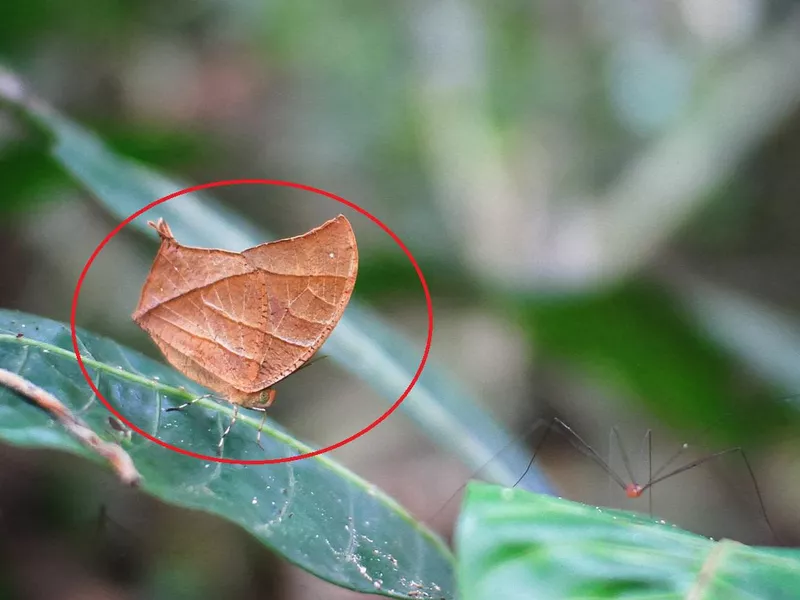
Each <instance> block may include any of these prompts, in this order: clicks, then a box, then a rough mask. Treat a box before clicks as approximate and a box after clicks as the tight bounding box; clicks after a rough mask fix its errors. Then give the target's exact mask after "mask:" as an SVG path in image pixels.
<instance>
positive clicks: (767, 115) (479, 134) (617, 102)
mask: <svg viewBox="0 0 800 600" xmlns="http://www.w3.org/2000/svg"><path fill="white" fill-rule="evenodd" d="M8 4H9V5H8V6H4V7H3V8H0V62H2V63H5V64H7V65H9V66H11V67H12V68H14V69H15V70H16V71H17V72H19V73H20V75H21V77H22V78H23V79H24V80H25V81H26V82H28V83H29V85H30V89H31V90H33V91H35V92H37V93H38V94H39V95H40V96H41V97H42V98H44V99H45V100H46V101H48V102H49V103H51V104H52V105H53V106H55V107H56V108H57V109H58V110H60V111H61V112H62V113H63V114H67V115H69V117H70V118H71V119H74V121H75V122H79V123H81V124H85V125H86V126H87V127H88V128H89V129H92V130H94V131H95V132H96V133H97V134H98V135H99V137H100V138H102V139H103V140H104V141H105V142H106V143H107V144H108V146H109V147H110V148H112V149H113V150H115V151H116V152H117V153H118V154H119V155H120V156H129V157H133V158H137V159H140V160H142V161H143V162H145V163H147V164H150V165H152V166H153V167H154V169H155V170H156V171H158V172H162V173H175V174H176V179H182V180H186V181H195V182H202V181H208V180H212V179H215V178H216V179H222V178H226V179H227V178H232V177H237V176H245V177H273V178H281V179H288V180H295V181H303V182H307V183H309V184H311V185H315V186H319V187H322V188H324V189H330V190H332V191H334V192H336V193H339V194H341V195H343V196H344V197H347V198H350V199H352V200H355V201H357V202H359V203H361V204H363V205H364V206H365V207H366V208H368V209H369V210H371V211H373V212H374V213H375V214H377V215H379V216H380V217H381V219H382V220H384V221H385V222H386V223H388V224H389V225H390V226H391V227H392V228H393V229H394V230H395V231H397V233H398V234H399V235H400V236H401V237H402V239H403V240H404V241H405V242H406V243H407V244H408V246H409V247H410V248H411V249H412V251H413V252H414V254H415V255H416V256H417V258H418V259H419V261H420V263H421V265H422V267H423V269H424V270H425V273H426V276H427V279H428V282H429V285H430V288H431V291H432V293H433V295H434V301H435V306H436V314H437V319H440V321H439V325H437V336H438V337H436V338H435V339H434V345H433V355H434V359H435V360H438V362H439V363H440V364H441V363H442V362H449V364H450V365H452V366H453V367H454V368H457V369H460V374H461V377H462V379H463V381H461V382H460V384H462V387H463V389H465V390H474V391H475V396H477V397H480V398H482V399H483V400H484V402H485V403H486V404H487V405H488V406H489V407H491V408H492V409H493V410H494V409H496V410H497V412H498V413H502V414H503V415H504V418H505V419H506V420H507V422H509V423H511V424H513V427H514V428H515V429H519V430H525V429H526V427H527V426H528V425H529V420H530V419H531V418H536V417H537V416H543V415H548V414H553V413H555V414H559V415H560V416H561V417H562V418H564V419H566V420H567V421H570V420H571V419H575V420H579V419H583V420H584V422H588V423H593V422H596V423H608V422H616V421H618V420H620V419H624V418H626V417H627V416H628V415H630V414H633V415H636V418H637V419H638V422H639V424H640V425H641V426H642V427H645V428H646V427H653V428H654V429H661V433H662V434H666V435H664V436H663V437H668V438H672V439H675V438H677V439H678V440H684V439H692V438H693V437H694V436H695V435H696V434H697V432H698V431H702V430H705V429H708V439H709V441H710V442H711V443H713V444H714V445H719V446H723V445H745V446H747V447H753V446H754V447H756V448H757V449H758V459H757V462H758V463H759V464H760V467H761V468H760V470H759V471H760V472H759V477H758V478H759V481H760V483H762V485H764V486H765V487H766V488H767V489H768V490H769V491H768V492H767V494H766V495H767V496H768V497H771V498H773V499H775V498H778V499H779V500H776V501H774V502H773V504H772V506H771V508H773V509H774V510H775V511H776V512H777V513H778V515H777V516H776V517H775V519H776V521H779V522H780V521H782V528H784V529H786V530H787V532H788V533H789V535H787V537H788V538H790V539H797V536H798V535H800V525H798V523H797V519H796V515H795V514H794V510H793V508H786V507H793V506H795V505H796V504H797V499H798V498H800V481H796V478H793V473H795V472H797V469H796V468H795V466H796V464H797V452H798V449H797V447H796V439H797V436H796V435H794V431H796V428H797V426H798V419H799V418H800V417H799V416H798V414H800V411H798V406H800V405H798V403H797V402H780V401H779V400H778V398H779V397H780V396H783V395H785V394H791V393H797V392H800V389H793V388H794V387H796V382H797V381H798V379H797V377H795V376H793V375H792V373H793V372H795V371H796V372H800V363H798V364H797V369H795V368H794V363H796V362H797V361H796V357H798V356H800V342H798V339H800V337H798V336H796V335H795V334H796V331H797V330H798V324H797V308H796V307H797V303H798V302H799V301H800V277H798V274H797V268H796V265H797V262H798V260H800V244H798V239H800V238H798V236H797V227H796V225H795V224H796V221H797V218H798V216H800V215H798V214H797V202H796V190H797V189H798V185H800V180H799V179H798V171H797V169H796V162H797V160H796V159H797V157H798V156H800V125H799V124H800V114H798V110H797V105H798V100H799V99H800V84H798V81H800V77H798V73H800V72H798V71H797V69H796V67H795V65H796V64H797V63H798V60H800V53H799V52H798V48H800V43H798V40H800V25H798V23H800V17H799V16H798V15H799V13H798V12H797V9H796V7H795V6H794V5H793V3H791V2H766V1H765V0H726V1H725V2H722V1H721V2H708V1H706V0H681V1H680V2H676V3H669V4H664V3H661V4H658V3H656V4H654V3H640V2H630V1H628V0H614V1H611V2H604V3H599V4H598V3H595V4H591V3H590V4H580V3H572V4H570V3H563V2H560V1H558V0H540V1H537V2H534V3H530V2H521V1H517V0H514V1H511V2H506V3H500V4H492V5H478V4H474V3H463V2H457V1H454V2H442V3H434V4H424V3H411V4H403V5H377V4H375V3H372V2H367V1H363V0H362V1H357V2H355V3H350V4H348V5H347V6H345V5H337V4H324V5H323V4H320V3H317V2H310V1H308V0H300V1H299V2H283V1H276V0H269V1H266V2H244V3H239V4H236V5H221V4H219V3H210V2H205V1H200V2H178V3H173V4H170V5H168V6H166V5H163V3H155V2H151V1H148V0H145V1H144V2H138V3H133V2H128V1H123V0H115V1H114V2H100V1H99V0H79V1H78V2H74V3H70V4H69V5H67V4H64V5H60V4H57V3H51V2H43V1H42V0H33V1H32V2H26V3H21V2H16V3H8ZM18 116H19V115H18V114H15V113H14V112H13V111H7V110H4V109H3V108H2V107H1V106H0V210H2V211H3V214H2V216H0V256H3V257H4V258H5V260H4V261H3V262H2V263H0V264H2V266H3V268H4V269H6V270H7V271H8V272H7V273H5V275H6V277H5V280H6V281H8V282H13V285H6V286H5V287H2V286H0V290H2V295H0V304H2V305H3V306H15V307H18V308H22V309H24V310H29V306H28V305H29V304H32V303H35V304H36V306H37V307H40V308H37V312H42V313H43V314H45V315H49V316H52V315H59V316H60V317H61V316H63V315H64V314H66V311H67V307H68V301H69V295H70V293H71V287H70V286H71V285H72V282H73V280H74V276H76V273H75V272H74V270H75V266H74V265H75V263H78V262H81V261H82V260H85V256H83V254H82V253H81V252H82V250H79V249H77V246H78V244H76V249H74V250H71V251H70V250H68V249H67V248H70V247H71V246H70V242H69V241H66V242H65V241H64V238H65V236H66V235H67V234H66V233H64V232H60V231H59V228H58V227H57V225H58V224H60V223H62V222H63V223H65V225H66V228H67V229H68V228H70V227H73V226H74V225H75V223H76V221H80V222H81V223H84V224H85V226H86V230H85V231H84V232H85V234H86V237H87V238H90V237H91V236H99V237H101V236H102V234H104V233H105V231H106V230H107V227H108V225H109V223H108V222H105V221H100V220H98V222H91V223H90V222H89V219H87V214H88V213H89V212H90V211H91V210H92V209H91V208H87V207H89V206H90V205H89V204H88V203H82V202H80V201H79V199H80V198H82V197H84V196H85V195H87V194H86V193H85V191H83V190H82V188H80V187H77V186H75V184H74V183H72V182H70V181H68V180H67V178H65V177H64V176H63V175H62V174H61V173H60V171H59V170H58V169H57V168H56V167H55V165H54V164H53V162H52V160H51V159H50V158H48V157H47V156H46V154H44V153H42V152H41V150H44V149H45V147H46V146H47V144H46V142H45V141H44V140H42V139H41V137H40V133H39V132H38V131H37V130H36V129H34V128H26V127H25V126H24V122H23V121H22V120H19V119H18V118H17V117H18ZM43 142H44V143H43ZM279 196H280V195H279V194H276V195H275V197H279ZM224 200H225V203H226V204H229V205H230V206H231V207H232V208H233V209H234V211H235V212H240V213H241V214H242V215H244V220H247V219H249V220H250V221H252V222H253V223H265V224H268V226H269V228H270V229H271V228H272V227H273V224H274V225H275V226H276V229H275V230H276V231H278V230H279V228H280V227H286V228H287V229H294V228H295V225H297V224H298V223H306V222H307V220H308V219H309V218H311V215H314V219H313V220H315V221H316V220H317V219H316V216H318V215H317V213H315V212H314V211H315V209H313V208H307V207H305V206H303V205H302V203H293V202H290V201H292V200H294V198H293V197H289V196H285V197H284V196H280V197H279V201H275V202H273V200H274V198H273V197H265V195H263V194H250V195H248V194H247V193H245V192H242V193H241V194H239V193H230V194H227V195H225V196H224ZM66 201H68V202H66ZM48 215H55V216H53V217H51V218H52V219H53V220H55V222H56V223H55V224H54V223H53V221H52V220H51V221H49V222H48V220H47V218H48ZM18 226H19V228H18ZM104 228H105V229H104ZM99 237H98V239H99ZM368 238H369V236H366V235H365V236H364V239H362V237H361V236H360V238H359V246H360V248H361V249H362V252H361V267H360V274H359V282H358V286H357V295H358V296H359V297H360V298H361V299H362V300H365V301H369V302H371V303H373V304H375V305H377V306H379V307H381V308H385V309H387V310H391V311H392V312H393V316H396V318H397V320H398V321H399V322H403V321H404V320H405V321H406V322H407V323H408V324H409V326H416V325H418V324H419V323H420V319H421V317H420V314H419V310H418V308H419V306H418V300H419V292H418V287H417V286H418V283H417V281H416V278H415V276H414V274H413V272H412V271H411V270H410V269H409V268H408V264H407V263H406V262H405V259H404V258H403V257H402V256H400V255H399V254H397V253H394V252H393V250H394V249H393V248H392V247H391V246H390V245H388V246H387V244H386V240H383V239H382V238H381V237H380V236H374V237H372V238H371V239H368ZM92 239H93V238H92ZM131 246H132V247H135V246H134V245H133V244H132V245H131ZM137 248H138V247H137ZM128 250H130V248H128ZM23 253H24V256H25V257H26V260H22V259H21V258H18V257H21V256H22V254H23ZM130 253H133V252H132V251H131V252H130ZM131 263H132V264H133V263H134V260H133V259H132V261H131ZM105 276H106V277H108V283H107V288H106V289H107V290H108V289H115V288H117V287H118V288H120V289H123V288H122V286H123V285H124V283H125V281H124V278H125V277H126V276H127V274H118V275H117V276H118V277H120V279H114V277H113V276H112V274H108V273H107V274H106V275H105ZM548 286H552V287H553V288H554V289H548ZM125 289H127V288H125ZM709 290H713V293H711V292H709ZM109 298H110V296H109V297H106V296H104V295H102V294H98V295H97V296H96V297H91V296H90V295H87V296H86V298H85V299H84V300H83V301H84V302H85V303H86V306H92V307H95V313H94V314H102V315H103V317H104V320H101V319H100V317H97V321H98V323H97V325H98V327H100V326H102V327H107V328H108V329H109V330H110V331H109V333H110V334H112V337H114V338H115V339H126V338H127V336H129V335H130V330H129V329H128V327H129V326H130V323H129V319H128V315H127V314H124V311H122V310H120V309H118V307H116V306H115V301H110V300H109ZM742 299H743V301H740V300H742ZM109 305H110V306H109ZM96 307H102V308H103V309H104V310H106V311H107V312H101V310H100V309H99V308H96ZM698 307H700V308H698ZM115 311H116V312H115ZM737 311H738V312H737ZM476 315H477V317H476ZM476 323H478V325H476ZM487 323H490V324H491V327H493V328H494V329H491V335H490V334H488V333H487V329H486V328H487V327H489V326H488V325H487ZM89 325H93V323H91V324H89ZM498 331H500V332H502V335H501V336H500V339H501V340H502V342H498V338H497V337H492V335H495V336H496V335H499V334H498ZM443 332H449V333H443ZM445 335H454V336H457V337H454V338H453V339H449V338H448V339H443V337H442V336H445ZM515 336H516V337H515ZM465 340H468V341H465ZM523 353H524V354H525V356H524V357H522V358H521V357H520V354H523ZM437 354H438V355H437ZM515 359H517V360H515ZM476 365H489V366H486V367H485V368H484V369H480V368H477V367H476ZM551 365H554V366H556V367H557V368H556V369H549V368H548V367H550V366H551ZM770 367H772V368H770ZM573 379H575V380H579V381H582V382H586V381H589V382H591V386H592V389H591V390H589V391H588V393H585V394H584V395H583V396H581V395H579V394H577V393H576V392H575V386H574V385H571V383H572V382H573ZM430 389H431V394H432V396H434V397H435V396H437V395H439V393H440V392H439V391H440V390H441V389H445V390H449V389H452V386H449V385H444V387H437V386H431V388H430ZM498 390H500V391H498ZM318 391H320V393H319V396H320V397H323V398H325V399H326V400H327V399H328V398H329V392H331V393H332V390H329V389H328V388H327V387H326V388H325V389H322V390H318ZM311 395H314V394H311ZM346 396H347V393H345V397H346ZM457 397H458V395H457V394H456V395H455V396H454V397H453V398H454V401H453V405H454V406H457V403H456V402H455V400H457ZM609 398H613V399H614V400H615V402H613V403H612V402H609V401H608V399H609ZM434 399H435V398H434ZM293 410H295V411H296V412H295V413H294V416H295V418H298V419H301V420H302V419H305V414H304V413H303V411H304V410H313V408H306V409H304V408H302V407H298V408H296V409H293ZM288 412H289V411H287V414H288ZM437 414H438V413H436V412H435V411H434V412H432V413H429V415H428V421H429V422H428V424H427V426H423V430H425V431H427V432H428V435H429V437H431V438H433V439H438V438H440V437H441V436H440V435H439V434H437V431H441V429H440V428H441V427H443V426H444V427H447V426H452V423H451V422H449V421H448V419H447V418H445V419H439V418H438V417H437ZM470 414H472V413H470ZM475 414H478V415H479V414H480V413H475ZM341 418H342V420H347V419H349V418H351V416H350V415H347V414H345V413H344V412H343V413H342V416H341ZM388 426H389V424H387V427H388ZM597 429H602V427H597ZM590 433H591V434H592V435H594V436H595V437H599V438H600V439H602V438H604V437H605V436H606V434H607V431H593V432H590ZM662 439H663V438H662ZM414 444H415V442H414V441H411V442H409V445H412V446H413V445H414ZM407 450H408V451H411V450H413V448H412V449H411V450H409V449H407ZM369 458H372V459H374V460H376V461H378V460H380V459H379V458H378V457H369ZM365 460H366V459H365ZM565 460H566V457H565ZM571 465H574V463H568V465H567V466H564V467H563V468H560V469H553V470H552V476H553V477H554V479H556V481H559V482H560V481H563V480H568V479H569V477H570V476H571V475H573V474H574V473H573V472H577V470H576V469H570V468H569V467H570V466H571ZM380 468H383V467H380ZM386 468H387V469H388V467H386ZM398 477H399V475H398ZM434 479H436V481H426V482H423V481H422V480H421V479H420V477H417V478H416V479H410V480H406V481H402V482H399V483H398V488H399V489H401V490H407V491H408V494H410V495H411V494H413V493H414V491H415V490H419V489H420V488H421V487H422V488H426V492H428V493H427V495H428V496H432V494H431V493H430V492H431V491H432V490H430V489H427V488H428V487H433V486H435V485H436V484H437V483H439V481H440V480H441V479H443V478H439V477H436V478H434ZM763 480H766V483H765V482H764V481H763ZM575 487H576V488H580V487H581V486H580V485H576V486H575ZM710 490H713V486H709V487H708V488H697V492H696V496H697V497H700V496H703V495H710V494H711V493H712V492H711V491H710ZM770 492H771V493H770ZM48 493H49V494H52V495H54V496H57V495H58V493H57V491H51V492H48ZM9 494H10V492H9ZM446 495H447V494H446V493H445V494H444V497H446ZM0 499H1V498H0ZM400 499H401V501H402V500H403V498H400ZM689 504H690V506H689V508H688V509H687V510H686V512H687V513H688V514H689V515H690V516H693V515H694V513H695V508H694V507H695V504H694V503H689ZM732 504H733V503H732ZM781 507H784V508H781ZM714 516H715V517H716V516H717V515H714ZM751 517H752V515H751ZM753 518H754V517H753ZM747 520H748V519H747V518H746V517H744V516H743V513H737V512H736V510H735V509H732V510H731V512H730V518H729V520H728V527H729V529H728V531H731V534H730V535H731V536H735V535H737V533H738V532H739V531H741V530H744V529H746V523H745V521H747ZM0 526H2V522H0ZM793 536H794V537H793ZM1 562H2V561H0V563H1ZM165 564H167V563H165ZM168 564H169V565H171V566H165V567H164V572H163V573H162V575H161V576H160V577H161V578H160V579H158V582H159V583H153V582H151V583H152V586H153V597H157V596H158V593H161V594H166V595H167V596H169V594H171V593H174V592H175V590H176V589H177V588H180V587H181V585H182V583H181V582H185V581H186V580H187V579H191V577H192V570H193V567H192V566H191V565H188V564H186V565H183V564H179V561H176V562H169V563H168ZM172 566H174V569H175V572H174V573H172V572H171V569H172ZM201 570H202V569H201V568H199V567H197V565H196V564H195V567H194V573H198V572H199V571H201ZM210 579H211V577H210V576H209V578H207V580H210ZM3 580H4V575H3V572H2V565H0V596H2V595H3V592H4V590H3V589H2V586H3V583H2V582H3ZM176 582H177V583H176ZM202 587H203V586H199V588H202ZM207 589H208V588H207ZM158 590H160V592H159V591H158ZM327 591H329V590H327ZM327 591H326V592H321V594H322V595H324V594H325V593H327ZM198 593H200V592H198ZM301 596H302V597H307V596H303V595H302V592H296V596H293V597H301ZM326 597H327V596H326Z"/></svg>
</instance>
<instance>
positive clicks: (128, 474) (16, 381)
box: [0, 368, 142, 486]
mask: <svg viewBox="0 0 800 600" xmlns="http://www.w3.org/2000/svg"><path fill="white" fill-rule="evenodd" d="M0 385H4V386H5V387H7V388H9V389H12V390H14V391H15V392H17V393H18V394H19V395H21V396H24V397H25V398H26V399H28V400H30V401H31V402H33V403H34V404H36V405H37V406H38V407H39V408H41V409H42V410H45V411H47V412H48V413H50V414H51V415H52V416H53V417H54V418H55V419H56V420H57V421H58V422H59V423H60V424H61V425H62V426H63V427H64V429H66V430H67V431H68V432H69V433H70V434H71V435H72V436H74V437H75V438H77V439H78V441H80V442H81V443H82V444H83V445H85V446H87V447H88V448H90V449H91V450H93V451H94V452H97V454H99V455H100V456H102V457H103V458H105V459H106V460H107V461H108V462H109V463H110V465H111V467H112V468H113V469H114V471H115V472H116V474H117V476H118V477H119V478H120V480H122V482H123V483H125V484H126V485H131V486H136V485H138V483H139V481H140V480H141V478H142V476H141V475H140V474H139V472H138V471H137V470H136V466H135V465H134V464H133V460H131V457H130V456H128V453H127V452H125V451H124V450H123V449H122V448H120V447H119V446H118V445H117V444H113V443H111V442H106V441H103V440H102V439H100V437H99V436H98V435H97V434H96V433H95V432H94V431H92V430H91V429H90V428H89V426H88V425H86V424H85V423H84V422H83V421H82V420H81V419H79V418H78V417H76V416H75V415H74V414H72V412H71V411H70V410H69V409H68V408H67V407H66V406H64V404H62V403H61V402H60V401H59V400H58V398H56V397H55V396H53V395H52V394H51V393H49V392H46V391H45V390H43V389H42V388H40V387H38V386H36V385H34V384H33V383H31V382H30V381H28V380H27V379H25V378H23V377H20V376H19V375H17V374H16V373H12V372H11V371H7V370H6V369H2V368H0Z"/></svg>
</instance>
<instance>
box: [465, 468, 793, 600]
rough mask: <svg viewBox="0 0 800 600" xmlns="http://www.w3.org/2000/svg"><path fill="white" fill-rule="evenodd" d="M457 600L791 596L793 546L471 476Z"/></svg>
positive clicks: (709, 599)
mask: <svg viewBox="0 0 800 600" xmlns="http://www.w3.org/2000/svg"><path fill="white" fill-rule="evenodd" d="M456 549H457V556H458V567H457V574H458V589H459V598H460V600H484V599H490V600H495V599H496V598H502V599H503V600H523V599H524V600H529V599H531V598H536V599H540V600H551V599H552V600H556V599H560V598H581V599H588V598H592V599H597V600H599V599H602V598H628V599H644V598H651V599H656V598H657V599H659V600H667V599H673V598H674V599H676V600H678V599H688V598H692V599H698V600H699V599H701V598H702V599H703V600H715V599H719V600H737V599H739V598H741V599H743V600H744V599H745V598H746V599H748V600H756V599H770V600H777V599H781V598H786V599H789V598H797V594H798V590H800V550H794V549H779V548H760V547H753V546H745V545H744V544H740V543H738V542H733V541H731V540H722V541H719V542H715V541H713V540H710V539H708V538H705V537H702V536H699V535H696V534H693V533H689V532H687V531H682V530H680V529H678V528H676V527H675V526H673V525H669V524H665V523H664V522H663V521H659V522H654V521H652V520H650V519H646V518H643V517H642V516H640V515H637V514H635V513H630V512H625V511H619V510H605V509H599V508H596V507H592V506H586V505H584V504H578V503H575V502H569V501H566V500H562V499H558V498H553V497H550V496H543V495H539V494H531V493H529V492H526V491H524V490H519V489H508V488H502V487H499V486H496V485H489V484H485V483H480V482H471V483H470V484H469V486H468V487H467V492H466V494H465V496H464V502H463V509H462V513H461V516H460V519H459V523H458V526H457V530H456Z"/></svg>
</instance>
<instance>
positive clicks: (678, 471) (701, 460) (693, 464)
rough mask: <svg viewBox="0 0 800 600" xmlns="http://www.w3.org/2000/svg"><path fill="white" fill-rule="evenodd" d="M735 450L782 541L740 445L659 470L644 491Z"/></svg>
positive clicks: (762, 506)
mask: <svg viewBox="0 0 800 600" xmlns="http://www.w3.org/2000/svg"><path fill="white" fill-rule="evenodd" d="M687 447H688V445H687V444H683V446H682V447H681V449H680V450H679V451H678V453H676V456H677V454H679V453H680V452H682V451H683V450H685V449H686V448H687ZM734 452H738V453H739V455H740V456H741V457H742V460H743V461H744V464H745V466H746V467H747V471H748V473H750V479H751V481H752V482H753V489H755V492H756V497H757V498H758V505H759V507H760V508H761V516H762V517H763V518H764V522H765V523H766V524H767V527H768V528H769V531H770V533H771V534H772V536H773V537H774V538H775V539H776V540H778V541H780V537H778V534H777V533H776V532H775V529H774V528H773V527H772V523H771V522H770V520H769V516H767V508H766V506H765V504H764V498H763V496H762V495H761V488H759V487H758V481H757V480H756V474H755V471H753V467H752V466H751V465H750V461H749V460H748V459H747V455H746V454H745V453H744V450H742V448H740V447H736V448H728V449H727V450H720V451H719V452H714V453H713V454H709V455H708V456H704V457H703V458H698V459H697V460H693V461H691V462H689V463H687V464H685V465H683V466H681V467H678V468H677V469H674V470H673V471H670V472H669V473H666V474H664V475H661V476H659V475H658V472H657V473H656V478H655V479H652V480H651V481H649V482H648V483H647V484H645V485H644V486H642V491H644V490H646V489H649V488H651V487H653V486H654V485H655V484H657V483H660V482H662V481H664V480H665V479H669V478H670V477H673V476H675V475H680V474H681V473H684V472H686V471H688V470H689V469H693V468H695V467H696V466H698V465H702V464H703V463H705V462H708V461H710V460H711V459H714V458H719V457H720V456H725V455H726V454H732V453H734ZM660 471H663V468H662V469H659V472H660Z"/></svg>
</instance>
